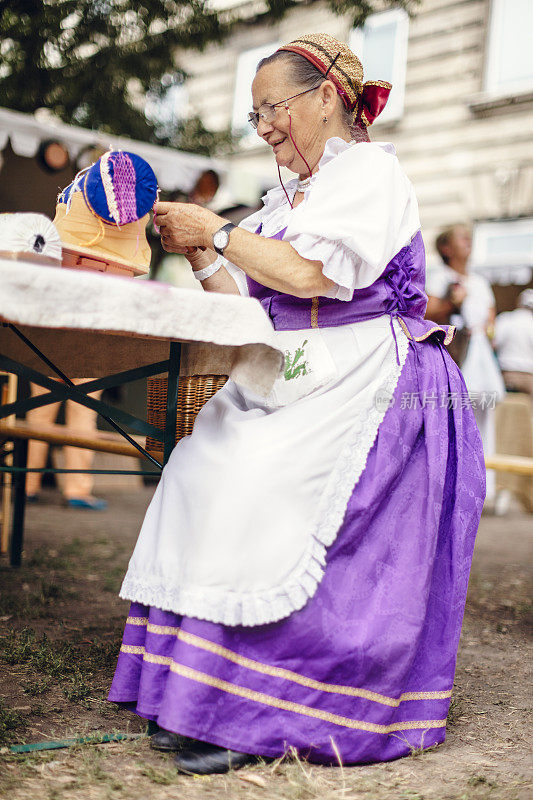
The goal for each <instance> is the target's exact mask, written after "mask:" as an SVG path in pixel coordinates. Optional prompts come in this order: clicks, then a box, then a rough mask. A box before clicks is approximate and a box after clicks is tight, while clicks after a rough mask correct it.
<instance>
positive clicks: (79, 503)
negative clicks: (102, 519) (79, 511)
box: [67, 497, 107, 511]
mask: <svg viewBox="0 0 533 800" xmlns="http://www.w3.org/2000/svg"><path fill="white" fill-rule="evenodd" d="M67 505H68V506H69V508H86V509H88V510H89V511H103V510H104V509H105V508H107V503H106V501H105V500H99V499H98V497H69V498H68V500H67Z"/></svg>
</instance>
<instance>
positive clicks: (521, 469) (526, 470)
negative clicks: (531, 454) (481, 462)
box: [485, 454, 533, 475]
mask: <svg viewBox="0 0 533 800" xmlns="http://www.w3.org/2000/svg"><path fill="white" fill-rule="evenodd" d="M485 466H486V467H487V469H494V470H496V472H511V473H513V474H514V475H533V458H527V457H526V456H506V455H498V454H495V455H493V456H488V457H487V458H486V459H485Z"/></svg>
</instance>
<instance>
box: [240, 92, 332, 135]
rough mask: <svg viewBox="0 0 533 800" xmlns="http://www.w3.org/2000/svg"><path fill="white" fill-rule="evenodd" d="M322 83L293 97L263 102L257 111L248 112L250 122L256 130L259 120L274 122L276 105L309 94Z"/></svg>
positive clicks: (268, 122) (267, 122)
mask: <svg viewBox="0 0 533 800" xmlns="http://www.w3.org/2000/svg"><path fill="white" fill-rule="evenodd" d="M320 86H322V84H321V83H320V84H319V85H318V86H313V88H312V89H305V91H303V92H298V94H293V95H292V97H287V98H286V99H285V100H279V102H277V103H263V105H262V106H260V107H259V110H258V111H257V112H255V111H250V113H249V114H248V122H249V123H250V125H251V126H252V128H253V129H254V130H255V129H256V128H257V126H258V125H259V120H262V121H263V122H266V124H267V125H269V124H270V123H271V122H274V119H275V117H276V106H282V105H283V103H288V102H289V100H294V98H295V97H300V96H301V95H302V94H307V92H314V91H315V89H318V88H319V87H320Z"/></svg>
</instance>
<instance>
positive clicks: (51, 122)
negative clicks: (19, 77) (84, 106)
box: [0, 109, 227, 192]
mask: <svg viewBox="0 0 533 800" xmlns="http://www.w3.org/2000/svg"><path fill="white" fill-rule="evenodd" d="M45 113H46V112H45ZM8 139H9V140H10V142H11V147H12V149H13V151H14V152H15V153H16V154H17V155H19V156H24V157H26V158H33V156H35V155H36V153H37V151H38V150H39V147H40V145H41V143H42V142H44V141H46V140H49V139H53V140H55V141H58V142H61V143H62V144H63V145H64V146H65V147H66V148H67V149H68V151H69V154H70V157H71V159H72V160H73V161H75V160H76V158H77V156H78V154H79V153H80V152H81V151H82V150H84V149H85V148H86V147H89V146H94V147H102V148H104V149H105V150H108V149H109V148H115V149H122V150H127V151H129V152H132V153H137V155H139V156H142V158H144V159H145V160H146V161H148V163H149V164H150V166H151V167H152V169H153V170H154V172H155V174H156V176H157V180H158V183H159V186H160V187H161V189H165V190H166V191H174V190H176V189H181V190H182V191H184V192H188V191H190V190H191V189H192V188H193V186H194V184H195V182H196V180H197V179H198V177H199V175H200V174H201V173H202V172H204V171H205V170H207V169H213V170H215V171H216V172H217V173H219V174H220V175H221V176H224V175H225V174H226V172H227V167H226V166H225V164H224V163H223V162H221V161H219V160H217V159H212V158H207V157H206V156H198V155H194V154H192V153H183V152H180V151H179V150H173V149H171V148H169V147H158V146H157V145H154V144H148V143H146V142H137V141H135V140H133V139H128V138H126V137H125V136H115V135H114V134H110V133H101V132H100V131H93V130H87V129H86V128H79V127H77V126H75V125H67V124H65V123H64V122H61V121H59V120H57V119H55V118H54V117H52V116H50V117H47V118H44V119H43V117H42V116H41V117H39V116H38V115H37V116H34V115H33V114H22V113H20V112H18V111H10V110H8V109H0V151H1V150H3V149H4V147H5V146H6V144H7V141H8Z"/></svg>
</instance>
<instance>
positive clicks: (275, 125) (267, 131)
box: [252, 61, 324, 174]
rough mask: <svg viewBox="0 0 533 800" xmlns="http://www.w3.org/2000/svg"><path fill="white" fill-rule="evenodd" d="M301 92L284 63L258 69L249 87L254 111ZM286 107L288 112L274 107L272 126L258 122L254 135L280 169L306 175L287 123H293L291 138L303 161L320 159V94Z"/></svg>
mask: <svg viewBox="0 0 533 800" xmlns="http://www.w3.org/2000/svg"><path fill="white" fill-rule="evenodd" d="M303 89H304V87H302V86H298V85H296V84H295V83H294V81H293V80H291V73H290V68H289V66H288V65H287V64H286V63H284V62H283V61H278V62H275V63H274V64H267V65H265V66H264V67H261V69H260V70H259V72H258V73H257V75H256V76H255V78H254V81H253V83H252V98H253V106H254V111H257V110H258V109H259V108H260V107H261V106H262V105H264V104H265V103H268V104H270V105H274V104H275V103H279V101H280V100H285V99H286V98H288V97H291V96H292V95H295V94H298V92H301V91H303ZM287 105H288V107H289V111H287V109H286V108H285V105H284V104H282V105H279V106H276V109H275V111H276V115H275V117H274V119H273V120H272V122H265V121H264V120H263V119H262V118H260V119H259V124H258V127H257V133H258V135H259V136H261V137H262V138H263V139H264V140H265V142H267V144H269V145H270V147H272V152H273V153H274V156H275V158H276V161H277V163H278V165H279V166H280V167H287V168H288V169H290V170H292V171H293V172H297V173H298V174H305V173H307V167H306V165H305V162H304V161H303V159H302V158H301V157H300V156H299V155H298V152H297V150H296V148H295V147H294V145H293V143H292V141H291V138H290V136H289V123H290V122H291V121H292V125H291V133H292V137H293V139H294V140H295V141H296V144H297V145H298V149H299V150H301V152H302V153H303V154H304V156H305V157H306V159H308V160H310V159H313V156H314V155H315V152H316V154H317V155H318V157H320V155H321V154H322V149H323V146H324V131H323V127H324V126H323V125H322V127H321V123H322V113H321V98H320V90H318V91H314V92H307V93H306V94H303V95H301V97H296V98H294V99H293V100H289V102H288V103H287ZM289 112H290V116H289ZM313 160H314V159H313Z"/></svg>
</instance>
